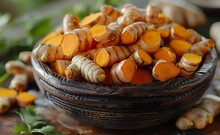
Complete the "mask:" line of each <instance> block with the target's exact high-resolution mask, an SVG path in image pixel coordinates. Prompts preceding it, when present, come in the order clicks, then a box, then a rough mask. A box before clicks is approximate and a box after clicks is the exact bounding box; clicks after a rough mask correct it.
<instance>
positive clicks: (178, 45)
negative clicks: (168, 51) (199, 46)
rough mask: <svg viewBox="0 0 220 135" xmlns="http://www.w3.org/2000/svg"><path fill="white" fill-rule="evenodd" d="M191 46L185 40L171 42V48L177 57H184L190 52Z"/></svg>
mask: <svg viewBox="0 0 220 135" xmlns="http://www.w3.org/2000/svg"><path fill="white" fill-rule="evenodd" d="M191 46H192V45H191V44H190V43H189V42H187V41H185V40H179V39H174V40H172V41H171V42H170V47H171V48H172V49H173V51H174V52H175V54H176V55H178V56H182V55H183V54H184V53H187V52H189V51H190V48H191Z"/></svg>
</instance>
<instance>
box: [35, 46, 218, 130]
mask: <svg viewBox="0 0 220 135" xmlns="http://www.w3.org/2000/svg"><path fill="white" fill-rule="evenodd" d="M216 62H217V53H216V50H215V49H212V51H211V52H210V53H209V54H208V55H206V56H205V57H204V58H203V62H202V63H201V66H200V67H199V69H198V70H197V71H196V72H195V73H194V74H193V75H192V76H190V77H182V78H175V79H171V80H169V81H168V82H164V83H162V82H153V83H152V84H142V85H131V84H129V85H124V86H114V85H101V84H93V83H88V82H77V81H74V80H71V79H67V78H66V77H62V76H60V75H58V74H57V73H55V72H54V71H53V70H51V69H50V68H49V66H48V65H46V64H45V63H43V62H40V61H38V60H36V59H35V58H34V57H32V64H33V67H34V76H35V80H36V82H37V85H38V86H39V89H40V90H41V91H42V93H43V94H44V95H45V97H46V98H47V99H48V100H50V101H51V103H52V104H53V105H54V106H55V107H56V108H58V110H61V111H64V112H65V113H66V114H67V115H70V116H72V117H74V118H76V119H77V120H79V121H80V122H83V123H87V124H92V125H95V126H98V127H103V128H110V129H139V128H146V127H151V126H156V125H159V124H161V123H164V122H167V121H169V120H171V119H174V118H175V117H177V116H178V115H180V114H181V113H182V112H183V111H185V110H187V109H188V108H190V107H192V105H194V104H195V103H196V102H197V101H198V100H199V99H200V98H201V96H202V95H203V93H204V92H205V90H206V89H207V88H208V87H209V85H210V82H211V80H212V79H213V76H214V73H215V68H216Z"/></svg>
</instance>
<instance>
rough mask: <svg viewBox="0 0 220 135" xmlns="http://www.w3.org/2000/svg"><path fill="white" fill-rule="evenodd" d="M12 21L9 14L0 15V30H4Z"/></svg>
mask: <svg viewBox="0 0 220 135" xmlns="http://www.w3.org/2000/svg"><path fill="white" fill-rule="evenodd" d="M10 19H11V15H10V14H9V13H5V14H0V29H2V28H3V27H4V26H5V25H6V24H8V22H9V21H10Z"/></svg>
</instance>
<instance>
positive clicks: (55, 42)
mask: <svg viewBox="0 0 220 135" xmlns="http://www.w3.org/2000/svg"><path fill="white" fill-rule="evenodd" d="M63 37H64V36H63V34H57V35H56V36H54V37H51V38H50V39H48V40H47V41H46V42H45V44H48V45H58V46H59V45H61V42H62V40H63Z"/></svg>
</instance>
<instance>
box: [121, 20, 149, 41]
mask: <svg viewBox="0 0 220 135" xmlns="http://www.w3.org/2000/svg"><path fill="white" fill-rule="evenodd" d="M147 27H148V26H147V24H146V23H144V22H135V23H132V24H130V25H128V26H126V27H125V28H124V29H123V31H122V33H121V42H122V43H123V44H131V43H134V42H135V41H137V39H138V38H139V37H140V36H141V35H142V34H143V33H144V32H145V31H146V29H147Z"/></svg>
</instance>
